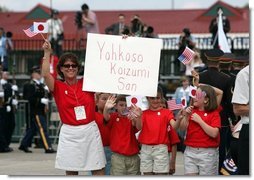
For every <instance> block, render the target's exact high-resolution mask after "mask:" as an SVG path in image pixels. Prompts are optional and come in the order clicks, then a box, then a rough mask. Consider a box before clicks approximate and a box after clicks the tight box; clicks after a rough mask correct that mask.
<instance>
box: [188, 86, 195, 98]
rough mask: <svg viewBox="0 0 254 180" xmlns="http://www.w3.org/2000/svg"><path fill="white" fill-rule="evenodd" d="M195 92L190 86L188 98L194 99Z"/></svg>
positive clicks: (193, 87)
mask: <svg viewBox="0 0 254 180" xmlns="http://www.w3.org/2000/svg"><path fill="white" fill-rule="evenodd" d="M196 91H197V87H196V86H190V91H189V96H190V97H192V98H195V97H196Z"/></svg>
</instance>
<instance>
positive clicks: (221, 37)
mask: <svg viewBox="0 0 254 180" xmlns="http://www.w3.org/2000/svg"><path fill="white" fill-rule="evenodd" d="M222 23H223V22H222V11H219V22H218V43H219V48H220V50H222V51H223V52H224V53H231V50H230V48H229V45H228V40H227V37H226V35H225V32H224V30H223V24H222Z"/></svg>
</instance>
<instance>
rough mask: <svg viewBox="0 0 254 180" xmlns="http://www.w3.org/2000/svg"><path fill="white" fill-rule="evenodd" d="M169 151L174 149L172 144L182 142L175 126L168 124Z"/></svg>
mask: <svg viewBox="0 0 254 180" xmlns="http://www.w3.org/2000/svg"><path fill="white" fill-rule="evenodd" d="M168 139H169V143H168V152H171V151H172V145H175V144H178V143H180V139H179V136H178V134H177V132H176V130H175V129H174V128H172V126H171V125H169V126H168Z"/></svg>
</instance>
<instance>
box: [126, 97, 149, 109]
mask: <svg viewBox="0 0 254 180" xmlns="http://www.w3.org/2000/svg"><path fill="white" fill-rule="evenodd" d="M126 103H127V107H130V106H131V104H135V105H136V106H138V107H140V108H141V109H142V111H144V110H146V109H148V101H147V99H146V97H145V96H127V97H126Z"/></svg>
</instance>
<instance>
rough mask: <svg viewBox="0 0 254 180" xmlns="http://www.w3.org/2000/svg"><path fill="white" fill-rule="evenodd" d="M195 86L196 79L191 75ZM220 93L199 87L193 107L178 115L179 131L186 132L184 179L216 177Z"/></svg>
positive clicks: (208, 87)
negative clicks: (189, 177) (189, 176)
mask: <svg viewBox="0 0 254 180" xmlns="http://www.w3.org/2000/svg"><path fill="white" fill-rule="evenodd" d="M193 77H194V81H193V82H194V83H193V84H195V85H198V82H199V75H198V74H197V73H196V72H195V73H193ZM222 94H223V92H222V91H221V90H220V89H218V88H215V87H211V86H208V85H199V86H198V89H197V91H196V98H194V99H193V101H192V105H191V106H190V107H188V108H186V110H184V111H183V110H182V111H181V115H180V116H179V117H178V119H182V121H181V124H180V128H181V129H182V130H186V129H187V134H186V139H185V145H186V149H185V151H184V170H185V175H218V164H219V151H218V147H219V144H220V135H219V129H220V126H221V124H220V115H219V108H218V107H219V104H220V101H221V99H222Z"/></svg>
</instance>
